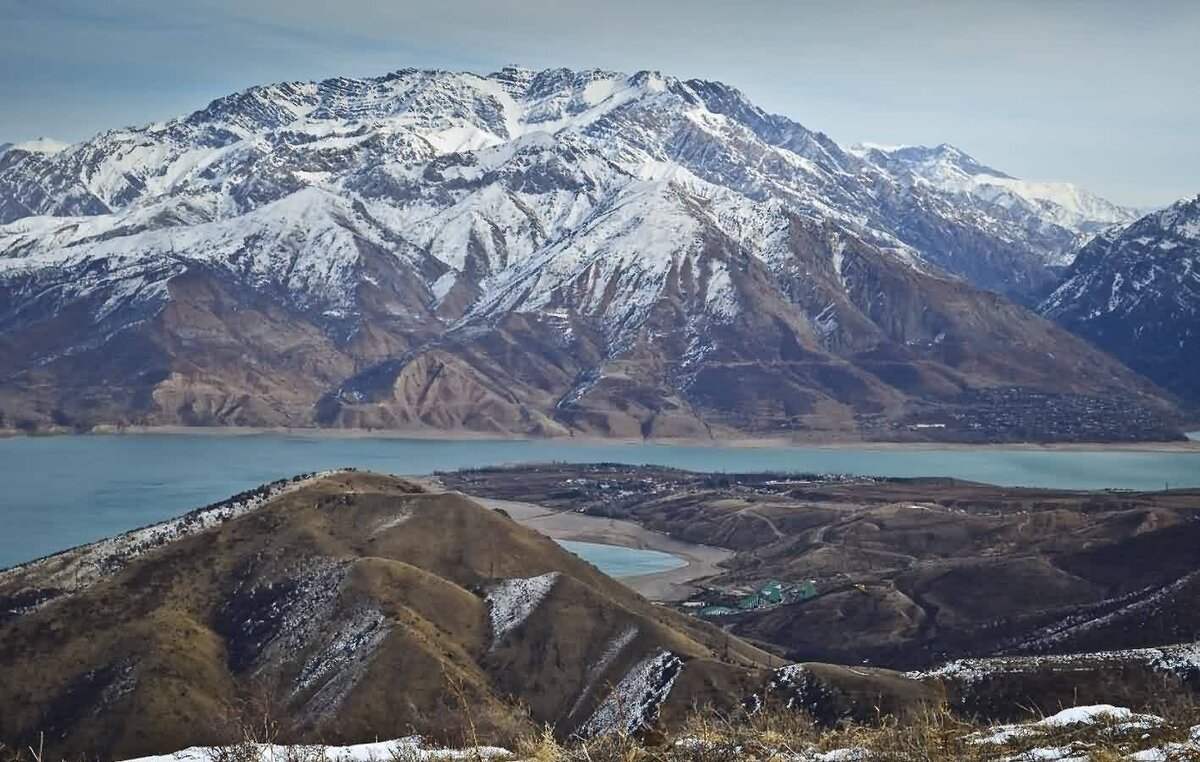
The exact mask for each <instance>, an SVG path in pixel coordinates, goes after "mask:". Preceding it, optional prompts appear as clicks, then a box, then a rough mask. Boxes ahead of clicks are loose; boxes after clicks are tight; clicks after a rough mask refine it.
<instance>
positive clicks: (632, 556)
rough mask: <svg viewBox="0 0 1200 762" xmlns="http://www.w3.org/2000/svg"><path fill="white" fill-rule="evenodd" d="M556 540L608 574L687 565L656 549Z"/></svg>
mask: <svg viewBox="0 0 1200 762" xmlns="http://www.w3.org/2000/svg"><path fill="white" fill-rule="evenodd" d="M558 544H559V545H561V546H563V547H564V548H566V549H567V550H569V551H571V552H572V553H574V554H575V555H577V556H579V557H580V558H582V559H583V560H585V561H587V562H589V563H591V564H594V565H595V566H596V567H597V568H598V569H600V571H602V572H604V573H605V574H607V575H608V576H610V577H636V576H637V575H639V574H654V573H655V572H664V571H669V570H671V569H678V568H679V567H681V566H687V561H685V560H683V559H682V558H680V557H679V556H673V555H671V554H670V553H663V552H662V551H658V550H641V549H639V548H622V547H619V546H617V545H602V544H600V543H596V542H579V541H576V540H559V541H558Z"/></svg>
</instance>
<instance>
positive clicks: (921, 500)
mask: <svg viewBox="0 0 1200 762" xmlns="http://www.w3.org/2000/svg"><path fill="white" fill-rule="evenodd" d="M439 479H440V481H441V482H442V483H443V484H444V485H446V486H447V487H452V488H454V489H458V490H461V491H464V492H467V493H470V494H473V495H480V496H484V497H498V498H502V499H516V498H517V497H518V496H519V498H520V499H522V500H529V501H532V502H535V503H537V504H538V505H541V506H545V507H546V508H552V509H555V510H559V511H563V512H565V513H569V514H573V513H583V514H586V515H588V516H598V517H605V518H611V519H619V520H623V521H634V522H636V523H638V524H640V525H641V526H643V527H645V528H647V529H650V530H653V531H655V532H662V533H664V534H666V535H668V536H669V537H672V538H675V539H677V540H682V541H686V542H691V543H697V544H704V545H712V546H717V547H723V548H727V549H729V550H731V551H732V552H733V555H732V556H731V557H730V558H728V559H726V560H724V561H723V562H722V563H721V567H722V568H721V569H720V570H719V571H718V572H717V573H715V574H713V575H712V576H710V577H709V578H708V579H706V580H702V581H700V582H698V583H697V584H698V585H699V586H700V588H701V590H700V591H699V592H698V593H697V594H696V595H694V596H692V597H691V598H690V599H689V600H688V601H685V602H684V603H682V604H681V605H680V606H679V610H680V611H681V612H683V613H690V614H692V615H695V616H698V617H700V618H703V619H706V620H708V621H712V622H714V623H717V624H719V625H721V626H722V627H724V628H725V629H727V630H728V631H730V632H732V633H735V634H737V635H739V636H741V637H743V638H745V639H747V640H748V641H750V642H752V643H756V644H757V645H759V646H761V647H764V648H768V649H773V650H775V651H777V652H778V653H779V654H780V655H781V656H785V657H786V658H789V659H792V660H796V661H831V662H837V663H851V664H857V663H871V664H884V665H887V666H890V667H894V668H903V669H918V668H927V667H930V666H932V665H935V664H938V663H941V662H945V661H949V660H953V659H958V658H965V657H977V656H998V655H1022V654H1030V655H1032V654H1045V653H1072V652H1081V651H1100V650H1115V649H1122V648H1126V649H1128V648H1142V647H1151V646H1158V645H1162V644H1167V643H1176V642H1191V641H1193V640H1195V639H1196V638H1197V636H1198V635H1200V621H1198V620H1196V619H1195V617H1194V616H1193V614H1194V612H1195V611H1197V610H1200V609H1198V608H1197V598H1196V596H1197V595H1198V594H1200V577H1197V576H1196V572H1195V570H1196V568H1198V567H1200V490H1197V489H1176V490H1171V491H1167V492H1162V491H1160V492H1130V491H1102V492H1071V491H1062V490H1046V489H1032V488H1011V487H995V486H991V485H984V484H977V483H970V482H963V481H958V480H954V479H945V478H919V479H883V478H863V477H855V476H840V477H838V476H820V475H811V474H810V475H804V474H790V475H789V474H698V473H691V472H685V471H677V470H672V469H658V468H647V467H642V468H637V467H628V466H619V465H603V464H592V465H581V466H571V465H548V464H543V465H528V466H517V467H509V468H495V469H474V470H467V471H460V472H455V473H447V474H441V475H439Z"/></svg>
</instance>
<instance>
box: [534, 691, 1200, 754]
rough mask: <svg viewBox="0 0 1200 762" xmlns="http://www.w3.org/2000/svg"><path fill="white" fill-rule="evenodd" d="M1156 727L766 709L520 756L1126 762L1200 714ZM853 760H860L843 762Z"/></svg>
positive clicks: (1179, 736) (542, 737)
mask: <svg viewBox="0 0 1200 762" xmlns="http://www.w3.org/2000/svg"><path fill="white" fill-rule="evenodd" d="M1163 719H1164V721H1165V722H1164V724H1162V725H1161V726H1158V727H1154V728H1142V727H1133V728H1131V727H1123V726H1122V724H1121V723H1120V722H1116V721H1102V722H1098V723H1095V724H1092V725H1081V726H1076V727H1068V728H1046V729H1044V730H1040V731H1039V732H1036V733H1030V734H1028V735H1024V736H1021V737H1019V738H1014V739H1013V740H1011V741H1009V742H1007V743H1002V744H996V743H978V742H977V739H978V738H980V737H981V736H983V735H987V734H988V732H989V731H990V729H991V726H988V725H979V724H973V723H970V722H966V721H964V720H962V719H961V718H958V717H956V716H954V715H953V714H952V713H950V712H949V711H946V710H944V709H937V710H930V711H928V712H926V713H924V714H919V715H915V716H911V717H908V718H906V719H904V720H898V719H896V718H890V717H881V718H880V719H879V721H878V722H874V723H865V724H863V723H855V724H847V725H844V726H841V727H838V728H833V729H829V728H820V727H818V726H816V725H814V724H813V723H812V722H810V721H809V720H808V719H807V718H806V717H805V716H804V715H801V714H797V713H795V712H789V711H779V710H763V711H759V712H756V713H754V714H748V715H742V716H739V717H718V716H714V715H712V714H697V715H694V716H693V717H692V718H691V719H690V720H689V721H688V722H687V724H686V725H685V726H684V727H682V728H680V729H679V730H678V731H677V732H675V733H672V734H671V735H669V736H667V735H663V734H659V733H653V732H652V733H648V734H644V735H643V736H641V737H638V738H634V737H630V736H627V735H623V734H616V733H614V734H610V735H606V736H603V737H600V738H595V739H589V740H580V741H576V742H572V743H561V742H559V741H558V740H557V739H555V738H554V736H553V734H552V733H550V732H549V731H544V732H542V733H541V734H539V735H536V736H532V737H529V738H527V739H525V740H524V741H522V742H521V743H519V744H518V745H517V746H516V748H515V752H516V757H517V759H520V760H528V761H529V762H727V761H728V760H735V759H736V760H745V761H746V762H801V761H802V760H811V759H819V758H820V755H821V754H822V753H825V752H830V751H834V750H850V749H856V750H860V751H861V753H862V755H863V756H862V757H861V758H862V759H869V760H879V761H880V762H997V761H998V760H1023V759H1031V760H1032V759H1037V758H1039V757H1036V756H1034V755H1033V751H1034V750H1035V749H1039V748H1040V749H1047V748H1055V749H1064V750H1070V753H1071V754H1072V755H1074V756H1078V757H1080V758H1084V759H1088V760H1090V761H1092V762H1107V761H1108V760H1127V759H1128V757H1129V755H1130V754H1132V753H1134V752H1138V751H1144V750H1146V749H1149V748H1153V747H1158V746H1162V745H1164V744H1167V743H1169V742H1172V741H1175V742H1180V741H1184V740H1186V739H1187V737H1188V731H1189V729H1190V728H1191V727H1194V726H1196V725H1198V724H1200V711H1198V710H1197V708H1196V707H1195V706H1194V705H1192V706H1183V705H1177V706H1175V707H1174V708H1173V709H1172V711H1170V712H1167V713H1165V716H1163ZM845 758H846V759H853V757H845ZM1176 758H1177V759H1178V760H1179V762H1188V760H1192V762H1194V761H1195V760H1196V759H1200V751H1182V752H1178V753H1177V756H1175V757H1172V756H1170V755H1168V759H1170V760H1171V762H1175V760H1176Z"/></svg>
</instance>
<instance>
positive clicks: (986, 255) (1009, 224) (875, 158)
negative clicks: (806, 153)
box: [852, 143, 1139, 296]
mask: <svg viewBox="0 0 1200 762" xmlns="http://www.w3.org/2000/svg"><path fill="white" fill-rule="evenodd" d="M852 150H853V151H854V152H855V153H856V154H857V155H859V156H861V157H863V158H864V159H866V160H868V161H870V162H872V163H873V164H875V165H876V166H878V167H880V168H882V169H884V170H885V171H887V172H888V173H889V174H890V175H891V176H892V177H893V178H895V179H896V180H897V182H899V183H901V184H903V185H905V186H909V187H932V188H935V189H937V190H939V191H941V192H943V193H945V194H947V195H948V196H949V197H950V198H951V199H952V203H954V204H955V205H957V206H960V207H962V208H963V209H964V210H972V211H974V212H975V213H976V214H978V215H979V219H981V220H987V222H986V223H985V224H986V225H987V226H988V227H989V229H990V231H991V232H992V233H993V234H994V235H995V237H996V238H998V239H1000V240H1001V241H1008V242H1012V243H1016V244H1017V245H1019V246H1020V247H1021V248H1023V249H1024V250H1025V252H1026V255H1027V256H1028V260H1027V262H1026V263H1024V264H1021V263H1019V262H1018V263H1017V268H1018V272H1017V273H1016V274H1014V275H1013V276H1012V278H1013V280H1009V279H1005V278H1004V277H1003V276H1002V275H1000V278H1001V279H1000V280H999V281H996V280H994V278H995V276H996V275H999V274H1000V272H1001V270H1000V268H1002V267H1003V265H1002V263H1001V262H1000V261H997V262H991V261H990V260H991V259H992V257H993V256H995V254H994V253H993V252H992V251H990V250H988V249H986V248H983V249H980V250H966V251H962V252H959V253H958V260H957V261H956V262H955V263H953V264H948V263H943V264H944V265H945V266H948V267H950V269H952V270H954V271H956V272H961V273H963V274H964V275H967V276H968V277H971V278H974V279H976V280H978V281H981V282H982V284H983V285H985V286H989V287H994V288H998V289H999V290H1008V291H1010V292H1012V293H1014V294H1015V295H1017V296H1024V295H1027V294H1028V293H1029V292H1025V293H1022V291H1021V289H1022V288H1023V287H1024V288H1028V289H1030V291H1032V290H1035V289H1036V286H1037V285H1038V280H1039V279H1045V278H1047V277H1049V275H1048V273H1049V270H1050V269H1052V268H1057V267H1063V266H1066V265H1068V264H1070V263H1071V259H1072V258H1073V257H1074V255H1075V252H1076V250H1077V249H1078V247H1079V245H1080V244H1081V243H1083V242H1084V241H1086V240H1088V239H1089V238H1090V237H1091V236H1093V235H1095V234H1096V233H1098V232H1100V231H1101V230H1104V229H1106V228H1109V227H1112V226H1113V225H1117V224H1121V223H1126V222H1130V221H1132V220H1134V219H1136V218H1137V217H1138V216H1139V215H1138V213H1137V212H1135V211H1134V210H1132V209H1128V208H1125V207H1122V206H1118V205H1117V204H1114V203H1112V202H1111V201H1108V200H1107V199H1103V198H1101V197H1099V196H1097V195H1095V194H1093V193H1089V192H1088V191H1086V190H1084V189H1082V188H1080V187H1079V186H1077V185H1072V184H1071V183H1056V182H1032V181H1028V180H1018V179H1017V178H1015V177H1012V176H1010V175H1007V174H1005V173H1004V172H1001V171H1000V170H997V169H992V168H991V167H988V166H985V165H983V164H981V163H979V162H978V161H976V160H975V159H974V158H972V157H971V156H968V155H967V154H966V153H964V152H962V151H961V150H959V149H957V148H955V147H954V146H950V145H946V144H944V143H943V144H942V145H939V146H935V147H932V148H931V147H927V146H895V147H888V146H878V145H863V146H856V147H855V148H854V149H852ZM999 251H1000V252H1001V256H1002V257H1006V256H1007V254H1005V253H1004V249H1003V247H1001V248H1000V249H999ZM991 269H994V270H995V272H994V273H993V272H991V271H990V270H991ZM1014 287H1015V288H1014Z"/></svg>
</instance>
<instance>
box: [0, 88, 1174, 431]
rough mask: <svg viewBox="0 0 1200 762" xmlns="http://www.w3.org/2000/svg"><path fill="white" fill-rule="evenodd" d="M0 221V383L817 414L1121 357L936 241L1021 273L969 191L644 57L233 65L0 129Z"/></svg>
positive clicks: (684, 426) (308, 413)
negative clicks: (173, 100) (508, 64)
mask: <svg viewBox="0 0 1200 762" xmlns="http://www.w3.org/2000/svg"><path fill="white" fill-rule="evenodd" d="M0 220H3V221H5V223H6V224H3V225H0V326H2V327H3V333H4V338H3V341H4V343H5V347H4V348H5V350H6V351H5V352H4V353H3V355H4V357H3V359H0V374H3V376H4V377H6V378H7V379H9V380H8V381H6V382H5V385H6V387H7V388H8V390H10V391H12V392H13V401H10V402H9V403H8V405H7V406H8V407H9V409H10V410H14V411H16V412H17V413H19V414H20V415H21V416H33V417H35V418H36V417H39V416H47V415H48V416H50V417H51V418H55V419H60V420H65V421H79V420H80V418H82V419H84V420H93V419H96V418H99V419H114V418H117V419H120V420H127V419H138V420H140V419H142V418H143V417H145V419H146V420H150V421H158V420H182V421H188V422H233V421H244V422H274V423H281V422H299V423H303V422H305V421H311V420H312V419H313V416H315V417H316V419H317V420H319V421H322V422H325V423H337V424H340V425H392V426H394V425H409V424H417V423H421V424H426V425H435V426H467V427H471V428H484V429H498V430H505V431H511V430H520V431H538V432H543V433H556V432H565V431H568V430H574V429H579V428H582V429H585V430H598V431H602V432H607V433H614V434H618V433H619V434H638V433H656V434H664V435H665V434H672V433H687V434H692V433H705V432H709V431H712V427H713V426H714V425H716V426H718V427H721V426H724V427H732V428H737V429H742V430H745V429H753V430H761V429H764V428H767V429H780V428H782V429H794V428H796V427H798V426H801V427H814V428H833V429H836V430H843V431H844V430H858V429H859V428H860V427H861V426H862V425H864V424H863V421H864V420H866V419H864V418H863V416H867V418H869V419H870V420H872V421H877V420H883V421H895V420H898V419H904V418H905V417H906V416H910V415H912V414H914V412H913V410H911V409H910V406H909V402H908V400H909V398H910V397H912V396H916V397H919V398H922V399H924V398H933V399H939V400H945V399H946V398H952V397H955V396H956V395H960V394H961V393H962V391H963V390H964V389H966V388H972V387H974V386H978V385H981V384H982V385H983V386H988V387H994V386H1005V385H1007V386H1016V387H1021V388H1039V389H1047V388H1052V389H1053V390H1054V391H1055V393H1066V392H1071V393H1077V392H1084V393H1087V394H1101V395H1108V394H1110V393H1113V392H1116V391H1117V390H1134V391H1133V392H1131V393H1132V394H1133V395H1134V396H1137V395H1139V394H1141V393H1142V391H1145V390H1146V387H1144V386H1142V385H1141V384H1140V382H1138V381H1137V380H1136V379H1132V378H1131V377H1129V376H1128V374H1127V373H1126V372H1125V371H1124V370H1123V369H1121V368H1119V366H1116V365H1114V364H1112V363H1108V362H1106V361H1100V360H1095V359H1091V358H1088V351H1089V350H1087V349H1086V348H1085V347H1084V346H1083V345H1082V344H1076V343H1072V342H1071V340H1070V339H1069V338H1067V337H1065V336H1064V335H1063V334H1060V333H1058V332H1056V331H1054V330H1053V329H1051V328H1050V327H1049V326H1047V325H1046V324H1044V323H1042V322H1041V321H1040V320H1039V319H1037V318H1036V317H1034V316H1032V315H1030V314H1029V313H1026V312H1024V311H1023V310H1020V309H1018V308H1016V307H1014V306H1013V305H1011V304H1009V303H1007V302H1006V301H1005V300H1003V299H1001V298H999V297H994V296H992V295H988V294H985V293H982V292H979V291H977V290H975V289H973V288H972V287H970V286H969V285H968V284H967V283H965V282H963V281H961V280H959V279H957V278H955V277H953V276H952V275H947V274H945V273H944V270H943V268H945V269H949V270H951V271H952V272H958V273H963V274H967V275H970V276H972V277H973V278H974V279H976V280H977V281H978V282H979V283H982V284H983V285H985V286H990V287H995V288H1004V289H1008V290H1021V289H1029V288H1033V287H1034V286H1036V285H1038V284H1040V283H1042V282H1043V281H1044V279H1045V277H1047V272H1048V265H1047V261H1046V258H1045V256H1044V254H1043V253H1041V252H1039V251H1037V250H1035V249H1032V248H1031V247H1030V246H1029V245H1028V242H1027V241H1026V240H1024V239H1022V238H1021V237H1020V236H1019V235H1017V234H1016V233H1014V232H1013V231H1014V230H1015V228H1013V226H1011V225H1009V223H1008V222H1006V221H1005V220H1001V219H999V218H998V217H996V216H995V215H994V213H993V211H992V210H991V208H990V207H986V208H985V207H984V206H981V205H975V206H967V205H963V204H962V203H961V199H960V198H959V197H958V196H957V195H955V194H951V193H948V192H946V191H944V190H942V189H939V188H937V187H934V186H933V185H931V184H928V183H909V182H906V181H902V180H899V179H897V178H896V177H895V176H894V173H893V172H892V171H891V170H889V169H885V168H882V167H880V166H878V165H877V164H875V163H873V162H871V161H867V160H864V159H862V158H859V157H858V156H856V155H854V154H853V153H851V152H848V151H845V150H843V149H842V148H840V147H839V146H838V145H837V144H835V143H834V142H833V141H831V140H829V139H828V138H827V137H825V136H824V135H822V134H821V133H818V132H813V131H810V130H808V129H806V128H804V127H802V126H801V125H799V124H796V123H795V122H792V121H790V120H788V119H786V118H783V117H779V116H774V115H770V114H767V113H765V112H763V111H762V110H761V109H758V108H757V107H755V106H754V105H753V104H752V103H750V102H749V101H748V100H747V99H746V98H745V97H744V96H742V95H741V94H740V93H739V92H737V91H736V90H734V89H732V88H729V87H727V86H725V85H722V84H720V83H715V82H705V81H699V80H687V81H684V80H679V79H675V78H672V77H666V76H663V75H661V74H658V73H654V72H639V73H637V74H634V75H632V76H627V75H624V74H617V73H613V72H605V71H584V72H576V71H568V70H548V71H543V72H533V71H529V70H524V69H518V68H508V69H505V70H503V71H501V72H497V73H495V74H492V75H488V76H479V75H474V74H461V73H450V72H443V71H415V70H406V71H401V72H396V73H393V74H390V75H387V76H384V77H380V78H375V79H361V80H355V79H333V80H326V81H324V82H320V83H289V84H281V85H271V86H265V87H257V88H252V89H250V90H247V91H244V92H241V93H237V94H234V95H231V96H228V97H226V98H221V99H219V100H217V101H214V102H213V103H211V104H209V105H208V106H207V107H206V108H204V109H202V110H200V111H197V112H195V113H193V114H190V115H187V116H185V117H181V118H179V119H174V120H171V121H167V122H163V123H158V124H153V125H149V126H147V127H142V128H133V129H123V130H114V131H110V132H107V133H104V134H102V135H100V136H98V137H97V138H95V139H93V140H91V141H87V142H84V143H80V144H77V145H74V146H70V147H69V148H66V149H64V150H61V151H58V152H38V151H30V150H10V151H8V152H7V153H5V154H3V155H0ZM264 326H269V328H270V330H269V331H266V330H264ZM1064 342H1065V343H1064ZM997 343H998V344H1000V345H1003V346H1005V347H1008V346H1012V345H1014V344H1016V345H1020V346H1022V347H1027V348H1028V349H1027V350H1026V351H1028V353H1029V356H1028V357H1021V356H1018V355H1013V354H1007V355H1004V356H1001V355H1000V354H998V353H996V352H990V351H988V349H989V347H990V346H993V345H994V344H997ZM117 347H119V348H120V349H119V351H118V350H117V349H115V348H117ZM94 352H100V353H101V361H100V362H96V361H94V360H93V359H92V355H91V354H90V353H94ZM1048 357H1049V358H1052V359H1047V358H1048ZM913 363H916V365H915V366H913V365H912V364H913ZM1068 365H1069V366H1070V368H1069V369H1068V368H1067V367H1066V366H1068ZM899 366H903V367H906V368H908V369H907V370H904V371H900V370H897V367H899ZM735 367H736V368H743V370H737V371H735V370H734V368H735ZM1081 369H1086V372H1085V373H1084V374H1083V375H1082V376H1081V374H1080V370H1081ZM734 379H736V380H737V383H731V382H732V381H733V380H734ZM755 379H756V380H755ZM81 385H82V388H76V394H75V396H79V395H82V396H83V397H84V398H89V399H92V402H90V403H89V405H90V407H86V406H85V409H80V408H79V406H78V405H77V404H75V403H73V402H72V399H73V396H72V395H71V394H66V393H65V392H62V391H61V390H62V389H63V388H64V386H75V387H80V386H81ZM35 389H39V390H43V391H42V392H34V391H33V390H35ZM47 389H51V390H54V389H58V390H60V391H59V392H51V393H50V396H49V397H45V398H43V397H39V396H37V395H39V394H42V393H44V391H45V390H47ZM259 389H261V390H267V389H269V390H270V392H269V393H268V392H266V391H263V392H262V393H257V392H256V391H255V390H259ZM1121 393H1122V394H1124V393H1125V392H1121ZM1149 394H1150V397H1148V398H1147V400H1148V404H1149V405H1150V406H1151V407H1154V405H1156V404H1158V403H1157V402H1156V401H1155V398H1154V397H1153V393H1152V392H1149ZM31 395H32V396H31ZM317 398H320V399H321V402H320V404H318V405H317V406H316V410H315V412H313V402H314V400H315V399H317ZM0 401H3V397H0ZM1133 407H1134V408H1137V405H1134V406H1133ZM1139 409H1140V408H1139ZM85 410H86V411H90V412H85ZM131 410H138V411H140V412H139V413H138V414H137V415H131V414H130V411H131ZM56 411H57V412H56ZM872 425H874V424H872ZM1151 428H1154V427H1153V426H1152V427H1151Z"/></svg>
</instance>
